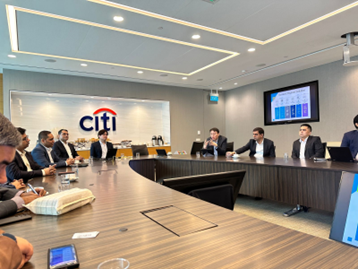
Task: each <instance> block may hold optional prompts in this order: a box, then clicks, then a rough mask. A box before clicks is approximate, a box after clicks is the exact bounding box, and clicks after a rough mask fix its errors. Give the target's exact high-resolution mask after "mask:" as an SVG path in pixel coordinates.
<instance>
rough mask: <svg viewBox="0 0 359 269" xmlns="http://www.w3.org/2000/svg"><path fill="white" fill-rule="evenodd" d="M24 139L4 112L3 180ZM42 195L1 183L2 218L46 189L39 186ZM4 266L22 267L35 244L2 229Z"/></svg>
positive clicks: (0, 126)
mask: <svg viewBox="0 0 359 269" xmlns="http://www.w3.org/2000/svg"><path fill="white" fill-rule="evenodd" d="M20 143H21V135H20V133H19V132H18V131H17V129H16V128H15V127H14V125H12V123H11V122H10V121H9V120H8V119H7V118H6V117H5V116H4V115H2V114H0V184H4V183H6V181H7V178H6V166H7V165H8V164H9V163H11V161H12V160H13V159H14V157H15V152H16V147H17V146H19V144H20ZM36 191H37V192H38V195H36V194H34V193H32V192H29V193H25V192H23V191H19V190H16V189H9V188H2V187H0V201H1V203H0V218H5V217H8V216H11V215H13V214H15V213H16V212H17V210H18V209H20V208H22V207H23V204H28V203H30V202H32V201H33V200H34V199H36V198H39V197H41V196H43V195H44V194H45V193H46V191H45V190H41V189H37V190H36ZM0 240H1V241H0V254H1V255H0V267H1V268H21V267H22V266H23V265H24V263H26V262H27V261H28V260H30V258H31V256H32V254H33V247H32V245H31V244H30V243H29V242H28V241H27V240H26V239H23V238H21V237H15V236H13V235H11V234H6V233H4V232H3V231H2V230H0Z"/></svg>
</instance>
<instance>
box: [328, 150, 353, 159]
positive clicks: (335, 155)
mask: <svg viewBox="0 0 359 269" xmlns="http://www.w3.org/2000/svg"><path fill="white" fill-rule="evenodd" d="M328 151H329V154H330V159H331V160H332V161H333V162H355V160H354V159H353V156H352V153H351V152H350V149H349V148H348V147H328Z"/></svg>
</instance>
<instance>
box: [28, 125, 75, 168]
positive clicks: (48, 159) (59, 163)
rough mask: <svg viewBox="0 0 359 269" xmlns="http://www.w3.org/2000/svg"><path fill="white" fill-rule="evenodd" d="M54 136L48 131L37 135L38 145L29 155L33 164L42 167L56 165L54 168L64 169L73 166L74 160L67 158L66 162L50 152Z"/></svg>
mask: <svg viewBox="0 0 359 269" xmlns="http://www.w3.org/2000/svg"><path fill="white" fill-rule="evenodd" d="M54 142H55V141H54V136H53V135H52V133H51V132H49V131H41V132H40V133H39V144H37V145H36V147H35V148H34V149H33V150H32V152H31V155H32V157H33V158H34V160H35V162H37V163H38V164H39V165H41V166H44V167H49V166H50V165H56V167H65V166H69V165H71V164H74V162H75V160H74V159H72V158H68V159H67V160H66V161H65V160H62V159H60V158H59V157H58V156H57V154H56V153H55V152H54V151H53V150H52V147H53V145H54Z"/></svg>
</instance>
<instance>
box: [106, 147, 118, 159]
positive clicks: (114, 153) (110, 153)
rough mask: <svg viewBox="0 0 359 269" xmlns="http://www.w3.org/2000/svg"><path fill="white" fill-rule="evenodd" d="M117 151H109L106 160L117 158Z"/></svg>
mask: <svg viewBox="0 0 359 269" xmlns="http://www.w3.org/2000/svg"><path fill="white" fill-rule="evenodd" d="M116 154H117V149H110V150H109V151H107V155H106V159H112V158H113V157H116Z"/></svg>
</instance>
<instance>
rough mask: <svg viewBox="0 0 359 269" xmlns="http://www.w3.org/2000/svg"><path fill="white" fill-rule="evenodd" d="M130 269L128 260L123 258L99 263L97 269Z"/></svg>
mask: <svg viewBox="0 0 359 269" xmlns="http://www.w3.org/2000/svg"><path fill="white" fill-rule="evenodd" d="M129 267H130V263H129V261H128V260H126V259H123V258H116V259H112V260H108V261H104V262H102V263H100V264H99V265H98V267H97V269H127V268H129Z"/></svg>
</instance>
